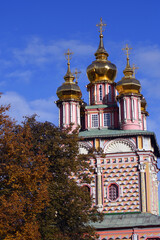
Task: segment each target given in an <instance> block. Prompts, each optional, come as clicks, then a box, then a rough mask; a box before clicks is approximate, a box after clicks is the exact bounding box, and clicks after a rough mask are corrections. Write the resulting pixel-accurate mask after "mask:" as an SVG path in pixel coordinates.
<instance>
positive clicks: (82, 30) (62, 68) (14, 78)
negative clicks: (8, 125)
mask: <svg viewBox="0 0 160 240" xmlns="http://www.w3.org/2000/svg"><path fill="white" fill-rule="evenodd" d="M159 9H160V1H159V0H152V1H151V0H134V1H132V0H131V1H126V0H121V1H119V0H114V1H113V0H112V1H108V0H101V1H94V0H92V1H90V0H86V1H84V0H81V1H75V0H74V1H73V0H71V1H70V0H68V1H66V0H59V1H54V0H23V1H22V0H14V1H13V0H5V1H3V0H0V92H2V93H3V96H2V98H1V103H10V104H11V111H10V114H11V116H13V117H14V118H15V119H17V120H18V121H21V120H22V119H23V118H22V116H25V115H31V114H33V113H37V114H38V115H39V119H40V120H41V121H45V120H48V121H51V122H53V123H55V124H56V125H57V124H58V109H57V107H56V106H55V104H54V101H55V100H57V96H56V89H57V88H58V86H60V85H61V84H62V82H63V76H64V75H65V73H66V69H67V65H66V59H65V57H64V52H66V50H67V49H68V48H70V49H71V50H72V51H73V52H74V55H73V57H72V60H71V70H72V71H74V69H75V68H78V69H79V70H81V72H82V73H81V75H80V78H79V86H80V87H81V90H82V92H83V98H84V99H85V101H88V94H87V91H86V88H85V86H86V84H88V79H87V76H86V68H87V66H88V65H89V64H90V63H91V62H92V61H93V60H94V53H95V51H96V49H97V47H98V44H99V33H98V29H97V27H96V24H97V23H99V21H100V17H102V18H103V20H104V22H105V23H107V27H106V30H105V32H104V45H105V48H106V50H107V52H108V53H109V60H110V61H111V62H113V63H115V64H116V66H117V68H118V74H117V79H116V81H119V80H120V79H121V77H122V76H123V69H124V68H125V64H126V56H125V55H124V53H123V51H122V50H121V49H122V48H123V47H124V46H125V44H126V43H128V44H129V46H130V47H132V48H133V50H132V51H131V55H130V59H131V60H130V62H131V64H133V63H134V64H136V65H137V66H138V67H139V69H138V71H137V74H136V78H137V79H138V80H140V82H141V85H142V93H143V95H144V96H145V98H146V100H147V103H148V112H149V114H150V116H149V118H148V130H150V131H155V132H156V135H157V140H158V142H159V143H160V130H159V122H160V114H159V112H160V104H159V103H160V31H159V25H160V14H159Z"/></svg>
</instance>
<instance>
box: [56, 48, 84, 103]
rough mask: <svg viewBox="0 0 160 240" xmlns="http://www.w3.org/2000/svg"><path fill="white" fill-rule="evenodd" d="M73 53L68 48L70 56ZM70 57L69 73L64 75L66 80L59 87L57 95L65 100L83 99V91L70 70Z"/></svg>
mask: <svg viewBox="0 0 160 240" xmlns="http://www.w3.org/2000/svg"><path fill="white" fill-rule="evenodd" d="M70 54H71V53H70V52H69V50H68V54H67V55H68V56H69V55H70ZM69 60H70V59H69V57H68V63H67V65H68V69H67V73H66V75H65V76H64V80H65V82H64V83H63V84H62V85H61V86H60V87H59V88H58V89H57V96H58V98H59V100H60V101H63V100H78V101H81V97H82V93H81V90H80V87H79V86H78V85H77V81H76V82H74V79H75V77H74V76H73V74H72V73H71V70H70V62H69Z"/></svg>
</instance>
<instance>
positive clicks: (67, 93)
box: [56, 49, 82, 129]
mask: <svg viewBox="0 0 160 240" xmlns="http://www.w3.org/2000/svg"><path fill="white" fill-rule="evenodd" d="M72 54H73V53H72V52H70V50H69V49H68V51H67V53H65V56H66V58H67V66H68V68H67V73H66V75H65V76H64V80H65V82H64V83H63V84H62V85H61V86H60V87H59V88H58V89H57V96H58V98H59V99H58V100H57V101H56V104H57V106H58V108H59V127H60V128H61V129H63V128H66V127H69V126H70V124H73V126H72V129H75V128H77V127H78V126H79V127H80V125H81V123H80V105H81V103H82V99H81V97H82V93H81V90H80V88H79V86H78V82H77V79H76V81H74V80H75V77H74V75H73V74H72V73H71V70H70V60H71V55H72Z"/></svg>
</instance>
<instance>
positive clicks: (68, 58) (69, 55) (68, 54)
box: [64, 48, 73, 64]
mask: <svg viewBox="0 0 160 240" xmlns="http://www.w3.org/2000/svg"><path fill="white" fill-rule="evenodd" d="M64 55H65V57H66V59H67V61H68V64H70V60H71V59H72V57H71V55H73V52H70V50H69V48H68V51H67V52H66V53H64Z"/></svg>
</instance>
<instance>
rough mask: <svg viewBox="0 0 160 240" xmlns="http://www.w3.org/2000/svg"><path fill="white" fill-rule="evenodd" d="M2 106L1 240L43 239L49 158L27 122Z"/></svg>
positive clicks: (0, 170) (0, 138)
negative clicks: (41, 215) (18, 121)
mask: <svg viewBox="0 0 160 240" xmlns="http://www.w3.org/2000/svg"><path fill="white" fill-rule="evenodd" d="M8 109H9V107H3V106H1V107H0V164H1V168H0V239H5V240H10V239H16V240H22V239H23V240H35V239H40V238H41V235H40V232H39V222H38V221H37V214H38V213H40V212H41V211H42V209H44V207H46V206H47V202H48V200H49V198H48V190H47V181H48V180H47V179H48V158H47V157H46V155H45V154H43V149H42V148H41V147H42V146H40V144H38V142H36V145H35V143H34V138H33V136H32V132H31V128H30V126H29V124H28V123H26V122H25V124H23V125H21V126H20V125H17V124H16V123H15V122H14V121H12V120H11V119H10V118H9V117H8V116H7V115H6V111H7V110H8Z"/></svg>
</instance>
